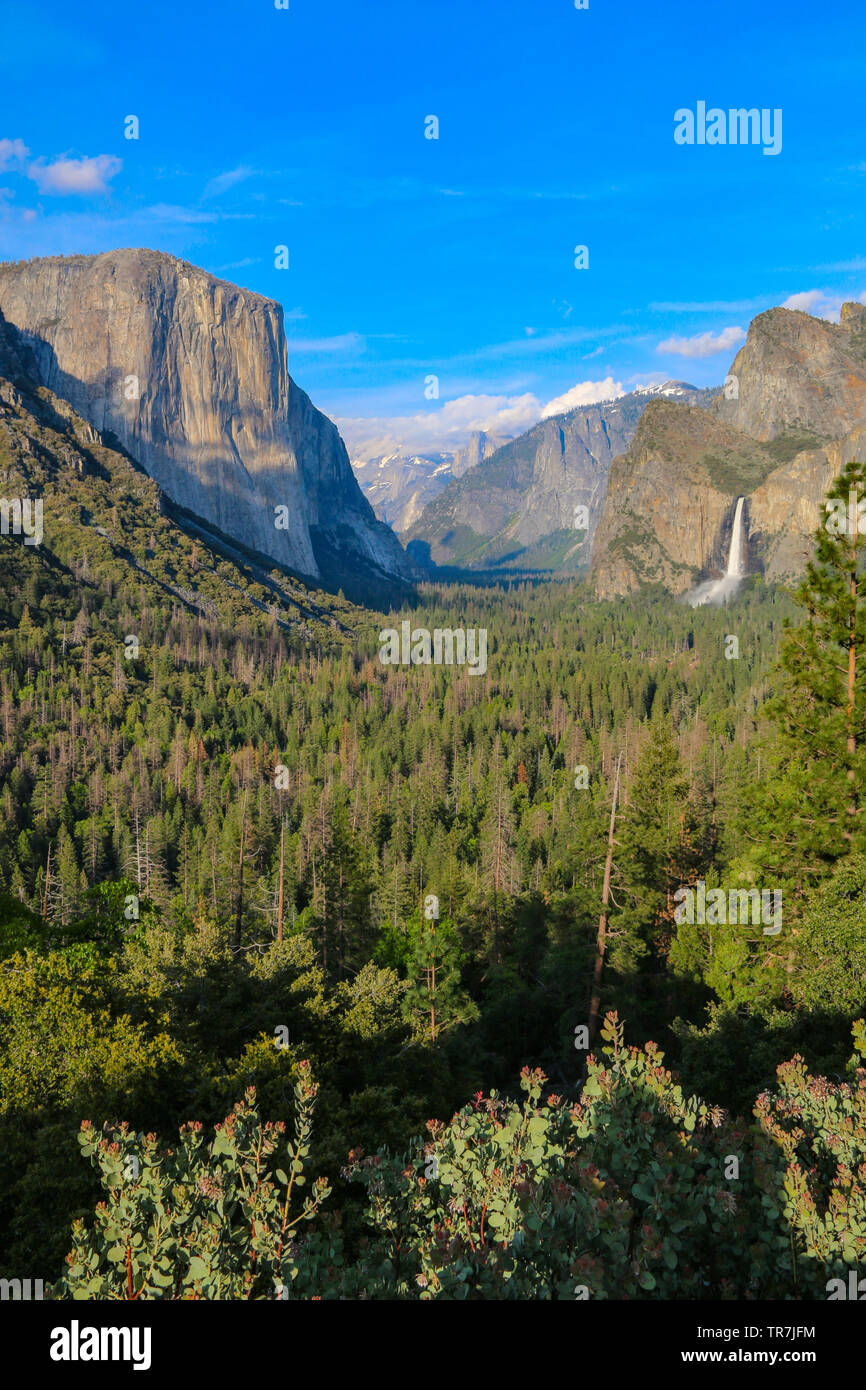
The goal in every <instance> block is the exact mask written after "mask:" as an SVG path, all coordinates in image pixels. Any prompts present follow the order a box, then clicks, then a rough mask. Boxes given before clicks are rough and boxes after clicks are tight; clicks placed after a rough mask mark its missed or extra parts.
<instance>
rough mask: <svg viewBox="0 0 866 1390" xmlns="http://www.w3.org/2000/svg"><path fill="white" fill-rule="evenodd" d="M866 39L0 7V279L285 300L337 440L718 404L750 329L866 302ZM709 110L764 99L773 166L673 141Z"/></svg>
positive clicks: (656, 16)
mask: <svg viewBox="0 0 866 1390" xmlns="http://www.w3.org/2000/svg"><path fill="white" fill-rule="evenodd" d="M864 41H866V8H864V7H863V5H862V4H861V3H859V0H857V2H856V3H855V0H846V3H841V0H827V3H824V4H823V5H820V6H818V5H815V4H814V3H808V4H807V3H803V2H802V0H787V3H782V0H767V2H766V3H764V4H761V5H757V4H756V3H755V0H746V3H739V2H738V0H737V2H735V3H728V4H726V5H724V6H713V7H709V6H701V7H697V6H693V7H686V6H683V5H682V4H680V3H672V2H671V3H668V0H665V3H660V4H651V3H638V0H590V5H589V9H588V10H580V11H579V10H576V9H575V8H574V3H573V0H534V3H529V2H528V0H527V3H517V2H516V0H468V2H467V0H461V3H457V0H441V3H438V4H427V3H424V0H417V3H408V0H400V2H399V3H397V0H366V2H365V3H363V4H362V3H359V0H353V2H352V3H349V0H331V2H330V3H328V0H290V9H289V10H287V11H284V10H277V9H276V8H275V6H274V4H273V0H243V3H241V0H238V3H235V4H228V3H223V0H214V2H213V3H204V2H203V0H202V3H196V4H190V3H187V2H186V0H177V2H176V3H172V4H170V5H169V4H166V3H164V0H153V3H151V4H148V5H141V6H122V5H121V6H119V5H117V4H108V3H103V0H89V3H88V6H87V18H86V20H85V19H83V18H80V17H77V16H76V14H75V13H74V10H73V8H72V7H69V6H67V5H64V4H60V3H56V2H55V0H47V2H46V0H41V3H19V0H4V4H3V43H2V47H0V257H2V258H3V259H7V258H14V257H23V256H33V255H45V254H56V253H58V252H64V253H69V252H73V251H80V252H94V251H101V250H107V249H110V248H112V247H117V246H151V247H156V248H158V249H160V250H165V251H169V252H172V253H174V254H176V255H180V256H183V257H185V258H187V259H189V260H191V261H193V262H195V263H197V264H199V265H202V266H204V267H205V268H206V269H208V270H210V271H212V272H214V273H215V274H217V275H220V276H223V277H224V278H226V279H229V280H232V281H234V282H236V283H238V284H241V285H244V286H247V287H249V288H250V289H254V290H257V291H259V292H261V293H263V294H267V295H271V296H273V297H274V298H276V299H279V300H280V301H281V303H282V304H283V305H284V306H285V310H286V316H287V318H286V328H287V334H288V337H289V354H290V369H291V371H292V375H293V376H294V377H295V379H296V380H297V381H298V382H299V384H300V385H302V386H303V387H304V388H305V389H306V390H308V391H309V392H310V394H311V395H312V397H313V399H314V400H315V401H316V403H317V404H318V405H319V406H321V407H322V408H323V409H325V410H327V411H328V412H329V413H330V414H331V415H333V416H334V417H336V418H338V419H339V420H340V421H341V422H342V423H343V428H344V431H345V432H346V433H347V435H348V436H349V437H350V442H353V441H354V440H355V439H356V438H357V439H362V438H363V437H365V436H376V437H378V436H379V435H381V436H382V438H387V437H388V436H389V435H392V436H393V437H394V438H396V437H397V436H403V437H405V438H406V439H408V440H409V441H410V442H411V443H412V444H413V447H418V448H421V447H429V448H432V447H437V441H438V446H439V447H452V446H453V445H454V444H456V443H459V442H461V439H462V437H463V435H465V432H466V430H467V429H468V428H469V427H470V426H471V425H476V426H477V425H484V424H486V425H488V426H490V427H496V428H502V429H504V430H509V431H513V430H514V429H516V428H519V427H522V426H525V425H526V424H529V423H532V420H533V419H534V418H538V416H539V414H540V413H541V412H542V411H543V410H544V409H545V407H547V408H548V409H549V407H550V403H551V402H554V403H560V402H561V401H562V398H563V397H565V401H566V403H568V402H569V401H574V402H577V401H579V400H582V399H590V398H593V396H595V397H598V396H599V395H600V394H601V395H603V394H609V390H610V386H611V384H612V385H613V387H615V388H616V389H629V388H631V387H633V386H634V385H635V384H646V383H649V382H653V381H658V380H662V379H664V378H666V377H677V378H681V379H685V380H688V381H692V382H694V383H695V384H698V385H704V384H711V383H717V382H720V381H721V380H723V379H724V376H725V373H726V371H727V369H728V366H729V364H730V361H731V359H732V357H733V355H734V352H735V350H736V346H737V343H738V342H739V341H741V336H742V333H743V331H744V330H745V329H746V328H747V326H748V323H749V320H750V318H752V317H753V316H754V315H755V314H756V313H758V312H760V311H761V310H762V309H765V308H768V307H770V306H771V305H774V304H782V303H785V302H788V301H790V302H792V303H794V304H795V305H799V306H802V307H806V308H810V309H811V310H812V311H813V312H819V313H823V314H826V315H828V316H832V314H833V313H834V312H838V305H839V303H840V302H841V301H842V300H843V299H845V298H859V297H861V296H862V295H864V292H866V235H864V232H866V227H864V191H866V138H864V136H866V103H864V101H863V58H862V54H863V52H864V47H866V45H864ZM698 101H705V102H706V103H707V105H708V106H709V107H714V106H715V107H719V108H721V109H723V110H726V109H728V108H730V107H758V108H768V109H770V110H775V109H776V108H780V109H781V110H782V112H783V124H782V132H783V139H782V149H781V152H780V153H779V154H778V155H775V156H767V155H764V153H763V150H762V148H761V147H760V146H751V145H749V146H739V145H725V146H718V145H717V146H709V145H703V146H698V145H692V146H682V145H677V144H676V143H675V142H674V138H673V133H674V112H675V111H676V110H678V109H680V108H692V109H694V108H695V107H696V104H697V102H698ZM130 114H134V115H137V116H138V118H139V121H140V138H139V139H138V140H137V141H131V140H126V139H124V119H125V117H126V116H128V115H130ZM429 115H436V116H437V117H438V119H439V139H438V140H428V139H425V138H424V131H425V117H427V116H429ZM281 244H285V245H287V246H288V247H289V251H290V267H289V269H288V270H278V269H276V267H275V265H274V248H275V246H277V245H281ZM576 245H586V246H588V247H589V268H588V269H587V270H576V269H575V267H574V248H575V246H576ZM794 296H797V298H793V299H792V297H794ZM801 296H805V297H803V298H800V297H801ZM434 374H435V375H436V376H437V377H438V378H439V391H440V396H439V399H438V400H430V399H428V398H427V397H425V379H426V378H427V377H429V376H430V375H434ZM569 393H570V394H569ZM359 418H363V419H366V420H368V421H370V422H371V423H370V424H369V425H366V426H359V425H358V424H357V423H355V424H351V423H349V422H350V421H355V422H357V420H358V419H359Z"/></svg>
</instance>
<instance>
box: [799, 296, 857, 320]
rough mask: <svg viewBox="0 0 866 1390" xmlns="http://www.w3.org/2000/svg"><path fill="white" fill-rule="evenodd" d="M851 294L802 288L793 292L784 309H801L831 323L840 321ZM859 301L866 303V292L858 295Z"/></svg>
mask: <svg viewBox="0 0 866 1390" xmlns="http://www.w3.org/2000/svg"><path fill="white" fill-rule="evenodd" d="M850 298H851V295H850V294H836V293H831V292H830V291H829V290H801V291H800V293H799V294H791V295H789V296H788V298H787V299H786V300H785V302H784V304H783V305H782V308H783V309H799V310H801V312H802V313H804V314H812V315H813V317H815V318H819V319H827V320H828V321H829V322H830V323H838V322H839V316H840V310H841V308H842V305H843V304H844V303H845V301H846V300H847V299H850ZM857 298H858V301H859V303H861V304H864V303H866V293H864V294H861V295H858V296H857Z"/></svg>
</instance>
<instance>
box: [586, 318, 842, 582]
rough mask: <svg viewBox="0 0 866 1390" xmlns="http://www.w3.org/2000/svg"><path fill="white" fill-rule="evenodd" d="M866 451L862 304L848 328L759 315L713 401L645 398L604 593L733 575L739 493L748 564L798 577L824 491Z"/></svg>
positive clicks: (601, 575) (617, 482)
mask: <svg viewBox="0 0 866 1390" xmlns="http://www.w3.org/2000/svg"><path fill="white" fill-rule="evenodd" d="M864 446H866V306H864V305H862V304H845V305H843V307H842V312H841V322H840V323H839V324H833V323H827V322H825V321H824V320H823V319H815V318H812V317H810V315H808V314H804V313H801V312H799V311H796V310H789V309H772V310H770V311H769V312H768V313H765V314H760V315H759V316H758V317H757V318H756V319H755V320H754V321H753V323H752V324H751V326H750V328H749V333H748V337H747V340H746V343H745V345H744V346H743V347H742V348H741V349H740V351H739V352H738V354H737V356H736V358H735V359H734V362H733V363H732V365H731V369H730V373H729V374H728V378H727V382H726V387H725V391H724V392H723V393H722V394H721V395H720V396H718V397H717V398H716V399H715V400H714V401H713V402H712V403H711V404H710V406H709V409H707V410H705V411H700V412H698V411H695V410H692V409H689V408H688V407H686V406H684V405H677V404H675V403H668V402H658V403H655V404H653V405H651V406H649V407H648V408H647V410H646V412H645V413H644V415H643V416H642V418H641V421H640V424H639V425H638V428H637V432H636V434H635V437H634V440H633V441H632V443H631V445H630V447H629V448H628V450H627V451H626V452H625V453H624V454H622V455H621V456H620V457H619V458H617V459H615V460H614V461H613V463H612V465H611V471H610V477H609V480H608V488H607V495H606V497H605V503H604V508H603V511H602V516H601V520H600V522H599V526H598V530H597V533H596V537H595V545H594V549H593V560H592V573H591V580H592V584H593V587H594V589H595V592H596V593H597V594H598V595H599V596H601V597H606V598H611V597H615V596H617V595H622V594H627V593H631V592H633V591H634V590H636V589H639V588H641V587H642V586H643V585H645V584H650V583H661V584H663V585H664V586H665V587H666V588H668V589H669V590H671V591H672V592H673V593H675V594H683V595H686V594H689V593H690V592H692V591H693V590H694V588H695V586H701V585H712V583H713V582H715V581H717V580H724V579H725V578H726V577H727V575H726V566H727V558H728V555H729V545H730V539H731V529H732V524H733V522H732V518H733V517H734V514H735V506H736V502H737V498H738V497H743V498H744V505H743V524H744V527H745V535H744V541H743V566H744V573H745V574H750V573H754V572H755V571H756V570H760V571H761V572H763V573H764V574H765V575H766V577H767V578H768V579H773V580H786V579H791V578H793V577H795V576H797V575H799V574H801V573H802V571H803V569H804V566H805V563H806V560H807V558H808V556H809V554H810V551H811V547H812V538H813V536H814V532H815V529H816V527H817V526H818V525H819V522H820V520H821V517H822V515H823V499H824V494H825V492H826V490H827V487H828V486H829V484H830V482H831V480H832V478H833V477H834V476H835V475H836V474H837V473H838V472H839V470H840V468H841V467H842V465H843V464H844V463H845V462H847V461H848V460H849V459H851V458H863V457H864ZM735 587H736V586H734V585H731V586H730V588H731V591H732V592H733V591H734V590H735ZM703 592H709V589H706V590H703Z"/></svg>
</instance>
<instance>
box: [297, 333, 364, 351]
mask: <svg viewBox="0 0 866 1390" xmlns="http://www.w3.org/2000/svg"><path fill="white" fill-rule="evenodd" d="M366 346H367V342H366V339H365V338H364V336H363V334H361V333H338V334H337V335H336V337H333V338H291V339H290V340H289V352H310V353H312V352H363V351H364V349H365V348H366Z"/></svg>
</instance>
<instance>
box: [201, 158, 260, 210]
mask: <svg viewBox="0 0 866 1390" xmlns="http://www.w3.org/2000/svg"><path fill="white" fill-rule="evenodd" d="M255 172H256V171H255V169H251V168H250V167H249V165H247V164H239V165H238V167H237V168H236V169H227V170H226V172H225V173H224V174H217V176H216V178H213V179H211V180H210V182H209V183H207V184H206V185H205V190H204V192H203V193H202V195H201V196H202V202H206V201H207V199H208V198H218V197H219V195H220V194H221V193H226V192H227V191H228V190H229V189H230V188H234V186H235V184H238V183H243V181H244V179H249V178H252V176H253V175H254V174H255Z"/></svg>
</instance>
